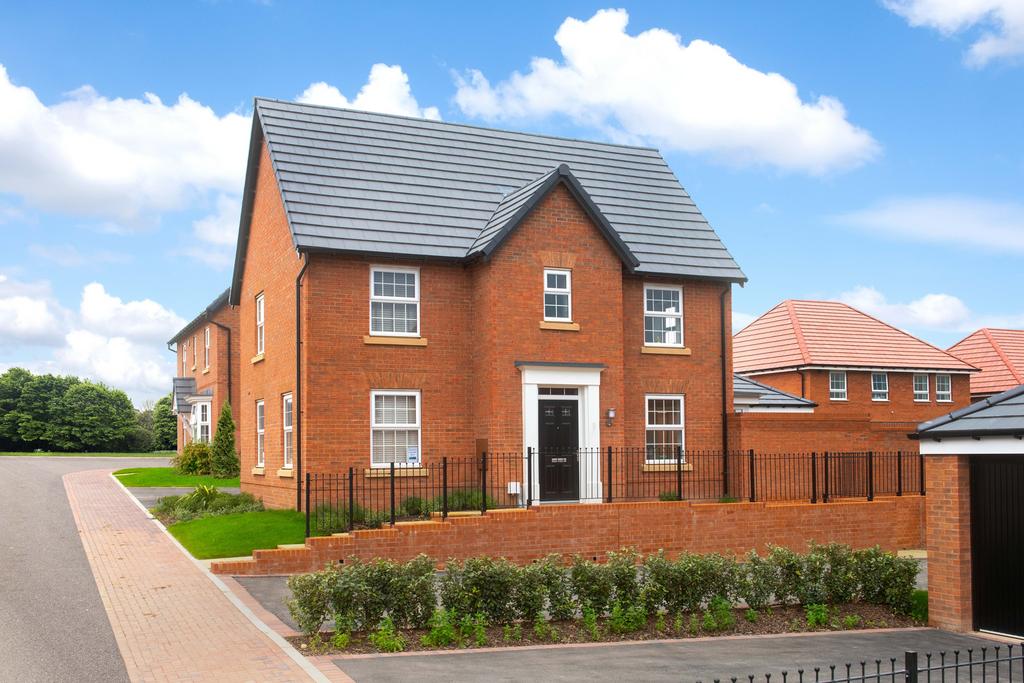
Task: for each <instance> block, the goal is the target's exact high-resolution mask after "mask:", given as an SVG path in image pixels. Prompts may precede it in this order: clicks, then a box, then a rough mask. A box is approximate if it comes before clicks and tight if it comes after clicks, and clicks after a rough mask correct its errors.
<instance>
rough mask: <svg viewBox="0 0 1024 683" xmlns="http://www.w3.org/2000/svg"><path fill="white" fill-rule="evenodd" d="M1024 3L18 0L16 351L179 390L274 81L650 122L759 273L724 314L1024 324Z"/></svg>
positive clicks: (6, 76) (0, 354)
mask: <svg viewBox="0 0 1024 683" xmlns="http://www.w3.org/2000/svg"><path fill="white" fill-rule="evenodd" d="M1022 5H1024V3H1022V2H1021V0H979V1H978V2H967V1H966V0H886V1H885V2H872V1H870V0H865V1H863V2H846V3H796V2H793V3H786V4H782V3H761V2H732V3H720V2H672V3H649V2H631V3H628V4H625V5H623V6H622V9H623V10H624V11H623V12H602V10H606V9H612V8H614V7H615V6H614V5H605V4H601V3H582V2H570V3H561V4H559V5H558V6H557V7H555V6H554V4H553V3H536V4H531V3H527V2H523V3H516V4H514V5H508V4H503V5H502V4H498V5H495V4H493V3H437V2H434V3H358V4H348V3H346V4H341V3H329V4H328V3H313V2H280V1H271V2H265V3H259V2H244V1H241V0H240V1H237V2H228V1H225V2H187V3H170V4H156V3H127V2H126V3H105V4H104V5H103V11H102V12H97V11H96V10H95V9H93V8H92V7H89V6H83V5H81V4H79V3H67V4H61V3H44V2H39V3H33V4H31V5H29V4H25V5H22V6H20V7H18V8H17V9H16V10H12V9H8V10H7V11H6V12H5V13H4V14H5V17H4V19H5V20H4V21H3V22H2V23H0V65H2V67H3V70H4V71H3V73H0V240H2V244H3V249H2V251H0V368H3V367H6V366H10V365H18V364H20V365H25V366H28V367H31V368H33V369H35V370H40V371H43V370H52V371H62V372H73V373H75V374H80V375H85V376H90V377H94V378H96V379H99V380H102V381H105V382H107V383H109V384H113V385H115V386H120V387H122V388H125V389H126V390H128V391H129V393H130V395H131V396H132V397H133V398H134V399H135V400H136V401H143V400H146V399H152V398H155V397H157V396H159V395H160V394H162V393H164V392H165V391H166V388H167V387H168V386H169V377H170V376H171V374H172V373H173V355H172V354H170V353H169V352H167V351H166V350H165V348H164V344H163V342H164V341H165V340H166V339H167V337H168V336H169V335H170V334H171V333H173V332H174V331H175V330H176V329H177V327H178V326H179V325H180V324H181V323H182V322H183V321H184V320H185V319H190V318H191V317H192V316H194V315H195V314H196V313H197V312H198V311H199V310H200V309H201V308H202V307H204V306H205V305H206V304H207V303H209V301H211V300H212V299H213V298H214V297H215V296H216V295H217V294H218V293H219V292H220V291H222V290H223V289H224V288H225V287H226V286H227V283H228V279H229V276H230V266H229V260H230V256H231V251H232V246H233V231H234V230H235V228H236V227H237V213H236V212H237V197H238V194H239V192H240V190H241V183H242V173H243V172H244V161H245V159H244V154H245V145H246V143H247V137H248V117H249V115H250V113H251V102H252V98H253V97H254V96H257V95H259V96H269V97H278V98H283V99H296V98H299V97H301V96H303V95H304V94H305V97H306V98H307V99H311V100H313V101H320V102H327V103H330V102H347V103H349V104H352V105H353V106H359V107H367V108H376V109H383V110H388V111H395V112H397V113H412V114H416V115H428V116H440V117H441V118H443V119H445V120H449V121H460V122H470V123H476V124H481V125H495V126H499V127H503V128H512V129H521V130H532V131H539V132H545V133H552V134H564V135H571V136H574V137H584V138H593V139H610V140H616V141H626V142H636V143H639V144H646V145H653V146H657V147H659V148H660V149H662V151H663V153H664V155H665V157H666V158H667V160H668V162H669V164H670V165H671V166H672V168H673V169H674V170H675V172H676V174H677V175H678V176H679V178H680V180H681V181H682V183H683V185H684V186H685V187H686V188H687V190H689V192H690V193H691V195H692V196H693V197H694V199H695V200H696V202H697V203H698V205H699V206H700V207H701V209H702V210H703V212H704V214H705V215H706V216H707V217H708V219H709V220H710V221H711V223H712V225H713V226H714V227H715V228H716V230H717V231H718V233H719V235H720V236H721V237H722V239H723V240H724V241H725V243H726V245H727V246H728V247H729V249H730V250H731V251H732V253H733V255H734V256H735V257H736V259H737V261H738V262H739V263H740V265H741V266H742V267H743V269H744V270H745V271H746V273H747V275H748V276H749V278H750V282H749V283H748V284H747V286H746V287H745V288H742V289H739V288H737V290H736V292H735V297H734V308H735V310H736V311H737V316H736V322H737V324H742V322H743V321H745V320H748V319H749V317H750V316H754V315H758V314H760V313H763V312H764V311H766V310H767V309H768V308H770V307H771V306H773V305H774V304H775V303H777V302H778V301H780V300H782V299H784V298H839V299H843V300H847V301H849V302H851V303H853V304H855V305H858V306H860V307H862V308H864V309H865V310H868V311H869V312H872V313H874V314H876V315H879V316H880V317H882V318H884V319H886V320H888V321H890V322H892V323H894V324H896V325H898V326H900V327H903V328H905V329H908V330H909V331H911V332H913V333H915V334H918V335H919V336H922V337H923V338H925V339H927V340H929V341H931V342H933V343H935V344H937V345H940V346H943V347H945V346H948V345H949V344H951V343H953V342H955V341H956V340H958V339H959V338H961V337H962V336H965V335H966V333H967V332H969V331H971V330H973V329H974V328H976V327H977V326H981V325H992V326H1010V327H1024V303H1022V299H1021V296H1020V288H1019V287H1018V286H1016V284H1015V279H1016V278H1015V277H1014V276H1016V275H1017V274H1018V273H1019V272H1020V270H1021V265H1022V257H1024V193H1022V189H1021V188H1022V187H1024V7H1022ZM627 16H628V25H627V24H626V19H627ZM560 27H561V30H560ZM536 58H543V59H546V60H548V61H546V62H543V63H540V64H536V63H534V62H533V60H535V59H536ZM374 65H388V66H390V67H394V68H391V69H389V68H387V67H384V66H381V67H377V68H376V69H375V70H374V71H373V72H372V73H371V69H374ZM474 72H478V75H476V76H474ZM516 72H518V73H519V74H520V76H519V77H518V78H511V77H512V76H513V74H514V73H516ZM768 74H775V75H771V76H770V75H768ZM406 79H407V80H406ZM510 79H511V80H510ZM314 84H320V85H318V86H314V87H312V88H311V86H313V85H314ZM361 91H362V92H361ZM147 93H149V94H150V95H147ZM183 93H187V98H188V99H187V100H186V101H180V100H179V98H180V97H181V96H182V95H183ZM156 98H159V100H157V99H156ZM342 98H344V99H342ZM820 98H825V99H820ZM435 108H436V111H435Z"/></svg>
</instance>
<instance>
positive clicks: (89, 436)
mask: <svg viewBox="0 0 1024 683" xmlns="http://www.w3.org/2000/svg"><path fill="white" fill-rule="evenodd" d="M55 407H56V411H55V423H54V424H53V426H52V434H53V443H54V446H56V447H57V448H59V449H60V450H65V451H79V450H81V451H106V450H117V449H120V448H125V447H128V446H129V445H130V443H131V432H132V430H133V428H135V427H137V426H138V419H137V417H136V415H135V409H134V408H133V407H132V403H131V401H130V400H128V396H127V394H125V393H124V392H123V391H120V390H117V389H111V388H109V387H106V386H104V385H102V384H93V383H92V382H80V383H78V384H75V385H73V386H71V387H70V388H69V389H68V390H67V391H66V392H64V395H63V397H61V399H60V400H59V401H58V402H57V403H56V405H55Z"/></svg>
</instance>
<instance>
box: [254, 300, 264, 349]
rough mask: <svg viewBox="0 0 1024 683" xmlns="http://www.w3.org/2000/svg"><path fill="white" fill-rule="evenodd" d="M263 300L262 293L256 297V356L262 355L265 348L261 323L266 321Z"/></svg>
mask: <svg viewBox="0 0 1024 683" xmlns="http://www.w3.org/2000/svg"><path fill="white" fill-rule="evenodd" d="M265 305H266V304H265V300H264V298H263V293H262V292H260V293H259V294H257V295H256V355H257V356H258V355H259V354H261V353H263V349H264V348H265V331H264V329H263V322H264V320H265V319H266V309H265Z"/></svg>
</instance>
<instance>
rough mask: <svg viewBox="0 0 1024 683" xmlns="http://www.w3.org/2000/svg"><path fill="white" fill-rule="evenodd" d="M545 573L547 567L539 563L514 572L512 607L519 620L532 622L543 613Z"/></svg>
mask: <svg viewBox="0 0 1024 683" xmlns="http://www.w3.org/2000/svg"><path fill="white" fill-rule="evenodd" d="M558 569H559V570H560V568H558ZM546 572H547V567H545V565H544V564H542V563H539V562H535V563H533V564H529V565H527V566H525V567H521V568H518V569H517V570H516V572H515V575H514V577H513V579H514V585H513V589H512V605H513V610H514V612H515V615H516V617H518V618H519V619H522V620H523V621H533V620H534V619H536V618H537V615H539V614H541V613H542V612H543V611H544V607H545V604H546V602H547V588H546V583H547V576H546ZM559 573H561V572H560V571H559Z"/></svg>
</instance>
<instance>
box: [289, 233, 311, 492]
mask: <svg viewBox="0 0 1024 683" xmlns="http://www.w3.org/2000/svg"><path fill="white" fill-rule="evenodd" d="M306 268H309V253H308V252H307V253H304V254H303V255H302V268H301V269H300V270H299V274H298V275H296V276H295V396H293V397H292V411H293V412H292V421H293V423H294V431H295V509H296V510H301V509H302V278H303V276H304V275H305V274H306Z"/></svg>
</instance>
